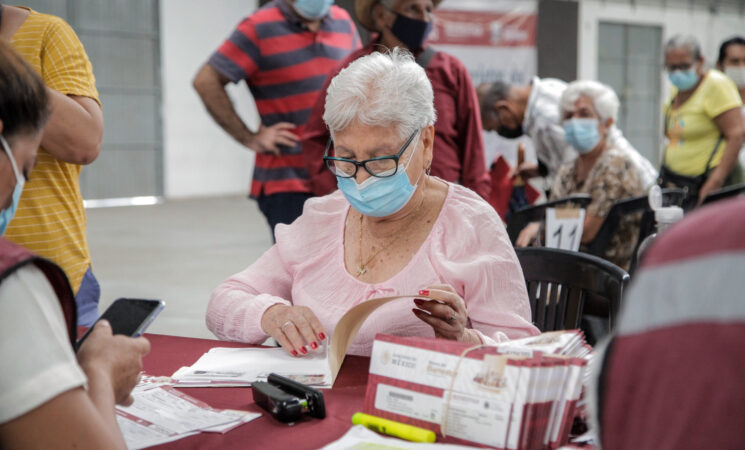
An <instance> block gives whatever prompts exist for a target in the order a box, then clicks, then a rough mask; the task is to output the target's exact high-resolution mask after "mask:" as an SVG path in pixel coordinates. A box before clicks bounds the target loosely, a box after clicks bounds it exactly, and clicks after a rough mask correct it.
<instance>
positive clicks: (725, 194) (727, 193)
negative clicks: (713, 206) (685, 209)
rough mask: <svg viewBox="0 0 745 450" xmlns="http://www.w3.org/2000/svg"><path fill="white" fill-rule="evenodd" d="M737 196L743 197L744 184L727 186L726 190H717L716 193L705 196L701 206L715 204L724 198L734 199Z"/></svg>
mask: <svg viewBox="0 0 745 450" xmlns="http://www.w3.org/2000/svg"><path fill="white" fill-rule="evenodd" d="M738 195H745V183H741V184H734V185H732V186H727V187H726V188H722V189H719V190H718V191H714V192H712V193H711V194H709V195H707V196H706V198H704V201H703V202H702V204H703V205H707V204H709V203H712V202H716V201H719V200H722V199H725V198H730V197H736V196H738Z"/></svg>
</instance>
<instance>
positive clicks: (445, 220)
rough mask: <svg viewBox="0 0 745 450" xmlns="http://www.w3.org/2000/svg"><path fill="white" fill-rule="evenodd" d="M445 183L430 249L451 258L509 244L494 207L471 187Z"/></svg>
mask: <svg viewBox="0 0 745 450" xmlns="http://www.w3.org/2000/svg"><path fill="white" fill-rule="evenodd" d="M447 184H448V194H447V198H446V200H445V204H444V205H443V207H442V210H441V212H440V217H439V219H438V222H437V223H436V224H435V228H434V229H433V238H432V242H433V246H432V249H433V251H434V252H435V253H436V254H438V255H439V256H441V257H442V258H444V259H445V260H449V261H453V260H461V259H463V258H465V259H469V260H470V259H473V258H474V257H475V255H476V254H484V253H490V254H491V253H494V252H497V253H498V252H500V251H501V249H504V248H506V247H509V246H510V244H509V239H508V238H507V233H506V231H505V228H504V224H503V223H502V219H500V217H499V215H498V214H497V212H496V211H495V210H494V208H493V207H492V206H491V205H489V204H488V203H487V202H486V201H485V200H484V199H482V198H481V197H479V196H478V194H476V193H475V192H473V191H472V190H470V189H468V188H466V187H463V186H460V185H458V184H454V183H450V182H448V183H447Z"/></svg>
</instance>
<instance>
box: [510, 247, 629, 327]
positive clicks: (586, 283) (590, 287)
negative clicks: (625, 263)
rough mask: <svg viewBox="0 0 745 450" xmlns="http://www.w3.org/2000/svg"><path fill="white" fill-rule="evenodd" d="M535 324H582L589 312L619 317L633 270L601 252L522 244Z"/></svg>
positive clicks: (522, 261)
mask: <svg viewBox="0 0 745 450" xmlns="http://www.w3.org/2000/svg"><path fill="white" fill-rule="evenodd" d="M516 253H517V258H518V259H519V260H520V265H521V266H522V269H523V275H524V276H525V283H526V285H527V288H528V299H529V300H530V309H531V312H532V319H533V323H534V324H535V326H537V327H538V328H539V329H540V330H541V331H552V330H568V329H574V328H579V326H580V321H581V319H582V317H583V315H585V316H595V317H601V318H602V319H604V320H607V323H608V328H609V330H612V329H613V323H614V322H615V320H616V319H617V317H618V311H619V310H620V308H621V299H622V297H623V289H624V286H625V284H626V283H627V282H628V280H629V274H627V273H626V271H624V270H623V269H621V268H620V267H618V266H616V265H615V264H613V263H610V262H608V261H606V260H604V259H602V258H598V257H597V256H593V255H588V254H586V253H578V252H571V251H567V250H559V249H552V248H519V249H517V250H516Z"/></svg>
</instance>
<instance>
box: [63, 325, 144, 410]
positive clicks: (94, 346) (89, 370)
mask: <svg viewBox="0 0 745 450" xmlns="http://www.w3.org/2000/svg"><path fill="white" fill-rule="evenodd" d="M92 330H93V331H91V333H90V335H89V337H88V339H86V341H85V345H83V346H81V347H80V350H79V351H78V353H77V355H76V356H77V359H78V364H79V365H80V368H81V369H83V372H85V375H86V377H87V378H88V385H89V388H90V390H91V391H93V392H95V393H94V394H92V395H97V394H100V392H101V388H103V389H104V390H108V389H109V388H110V389H111V391H113V393H114V400H115V401H116V403H117V404H120V405H124V406H128V405H131V404H132V401H133V398H132V396H131V392H132V389H133V388H134V387H135V386H136V385H137V383H138V381H139V380H140V372H142V358H143V357H144V356H145V355H146V354H147V353H148V352H149V351H150V343H149V342H148V340H147V339H146V338H145V337H138V338H132V337H129V336H124V335H121V334H119V335H113V334H112V333H111V325H110V324H109V322H108V320H99V321H98V322H96V324H95V325H94V326H93V328H92ZM96 393H97V394H96Z"/></svg>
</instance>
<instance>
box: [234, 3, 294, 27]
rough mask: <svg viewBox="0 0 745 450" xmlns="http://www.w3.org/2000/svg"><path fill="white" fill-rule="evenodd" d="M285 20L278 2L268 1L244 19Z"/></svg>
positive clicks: (254, 21)
mask: <svg viewBox="0 0 745 450" xmlns="http://www.w3.org/2000/svg"><path fill="white" fill-rule="evenodd" d="M284 20H286V19H285V17H284V15H283V14H282V9H281V8H280V7H279V5H277V4H276V2H270V3H267V4H266V5H264V6H262V7H261V8H259V9H257V10H256V11H255V12H254V13H253V14H251V15H249V16H248V17H246V18H245V19H244V21H251V22H253V23H263V22H277V21H284Z"/></svg>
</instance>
